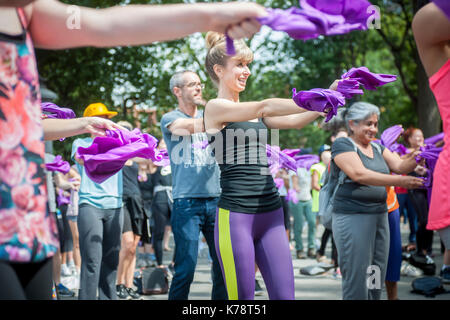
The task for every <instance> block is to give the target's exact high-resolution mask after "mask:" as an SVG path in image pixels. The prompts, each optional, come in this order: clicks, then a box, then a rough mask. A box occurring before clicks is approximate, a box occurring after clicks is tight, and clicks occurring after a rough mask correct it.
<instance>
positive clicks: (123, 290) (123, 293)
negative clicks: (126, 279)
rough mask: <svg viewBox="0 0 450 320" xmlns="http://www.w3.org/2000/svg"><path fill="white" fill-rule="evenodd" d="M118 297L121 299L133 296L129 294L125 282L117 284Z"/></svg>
mask: <svg viewBox="0 0 450 320" xmlns="http://www.w3.org/2000/svg"><path fill="white" fill-rule="evenodd" d="M116 291H117V297H118V298H119V299H120V300H131V299H132V298H131V297H130V295H129V294H128V290H127V288H126V287H125V286H124V285H123V284H119V285H117V286H116Z"/></svg>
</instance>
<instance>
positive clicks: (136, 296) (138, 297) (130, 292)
mask: <svg viewBox="0 0 450 320" xmlns="http://www.w3.org/2000/svg"><path fill="white" fill-rule="evenodd" d="M126 290H127V292H128V295H129V296H130V297H131V299H133V300H142V297H141V295H140V294H139V293H137V291H136V290H134V289H133V288H126Z"/></svg>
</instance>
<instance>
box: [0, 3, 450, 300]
mask: <svg viewBox="0 0 450 320" xmlns="http://www.w3.org/2000/svg"><path fill="white" fill-rule="evenodd" d="M66 8H67V7H66V5H65V4H62V3H60V2H58V1H53V0H47V1H46V0H36V1H33V0H23V1H16V2H15V4H14V6H12V5H11V4H10V2H7V1H1V0H0V19H1V20H0V21H5V22H6V23H4V24H0V75H1V78H0V84H1V86H0V107H1V109H0V111H1V112H0V122H1V133H0V169H1V171H0V178H1V180H0V187H1V193H0V282H1V283H2V284H3V285H2V286H1V287H0V299H51V298H52V292H55V293H56V296H59V297H73V296H75V292H74V291H73V290H71V289H70V288H67V286H65V285H64V284H63V283H62V281H61V276H62V277H65V276H69V275H71V276H75V277H77V278H79V283H78V287H79V290H78V299H80V300H95V299H111V300H115V299H141V296H140V294H139V292H137V291H136V290H135V288H134V283H133V281H134V277H135V270H136V269H137V268H139V267H140V266H141V265H142V264H141V262H142V261H139V259H137V258H139V257H142V258H147V259H148V260H154V262H153V264H154V265H155V267H156V268H161V269H163V270H164V272H165V273H167V274H170V275H171V277H172V279H171V283H170V289H169V294H168V299H169V300H187V299H188V297H189V291H190V286H191V284H192V282H193V279H194V274H195V269H196V265H197V259H198V252H199V238H201V236H203V237H204V241H205V242H206V245H207V246H208V253H209V257H210V260H211V278H212V292H211V299H212V300H237V299H239V300H242V299H244V300H251V299H253V298H254V296H255V290H257V289H258V283H257V282H256V281H255V274H256V273H257V272H260V273H261V275H262V277H263V279H264V283H265V286H266V289H267V292H268V296H269V298H270V299H278V300H293V299H295V286H294V268H293V262H292V259H293V254H292V251H294V252H295V254H294V258H297V259H304V258H310V259H316V260H317V262H322V263H324V262H328V261H329V262H330V263H331V265H332V266H333V267H334V272H335V274H336V275H339V276H340V277H341V278H342V297H343V299H345V300H353V299H357V300H367V299H375V300H378V299H380V298H381V292H382V286H377V287H368V284H367V274H368V270H369V269H370V268H372V267H374V266H376V267H377V268H378V270H379V275H380V279H381V280H382V282H383V284H384V285H385V286H386V290H387V294H388V299H392V300H395V299H398V292H397V282H398V281H399V279H400V274H401V269H402V251H406V252H413V251H415V252H416V253H417V254H419V255H422V256H425V257H430V256H431V255H432V254H433V252H432V248H431V245H432V241H433V234H434V230H436V231H438V233H439V236H440V239H441V242H442V248H443V252H444V263H443V265H442V269H441V271H440V275H441V277H442V279H443V280H444V281H450V249H449V248H450V205H448V201H447V200H446V198H445V196H446V193H445V190H446V185H447V184H448V183H449V179H448V178H447V176H448V169H447V166H448V164H447V160H446V159H447V158H446V157H447V153H448V151H447V149H446V148H447V147H446V145H444V149H443V151H442V153H441V154H440V156H439V160H438V162H437V165H436V168H435V171H434V175H433V178H434V179H433V193H432V196H431V198H429V193H427V190H426V189H424V188H423V186H424V179H423V178H422V177H423V176H425V174H426V172H427V171H426V169H425V168H424V164H423V162H420V163H418V162H417V159H416V158H417V156H418V155H419V154H420V152H421V150H420V147H422V146H423V145H424V136H423V133H422V131H421V130H420V129H418V128H409V129H408V130H406V132H405V134H404V135H403V139H404V143H405V144H406V145H407V147H408V152H407V153H406V154H405V155H402V156H400V155H399V154H397V153H396V152H392V151H391V150H389V148H387V147H385V146H383V145H381V144H378V143H376V142H374V140H375V139H376V136H377V134H378V124H379V121H380V115H381V114H380V110H379V108H378V107H377V106H376V105H374V104H372V103H368V102H355V103H352V104H351V105H349V106H346V107H345V108H342V110H343V111H342V112H340V113H339V114H338V115H337V116H336V117H334V118H333V119H332V122H333V123H335V124H336V123H338V124H337V125H336V126H335V128H334V129H333V130H332V137H331V140H330V145H322V146H316V147H318V149H319V152H318V154H317V155H318V159H319V160H318V161H317V163H315V164H314V165H312V166H311V167H310V168H309V167H308V168H304V167H299V168H297V169H296V170H295V171H294V170H292V169H289V168H281V169H280V170H279V171H277V172H275V173H274V172H271V170H270V166H269V157H268V155H267V152H266V150H267V149H266V148H267V144H268V143H269V142H268V130H269V129H282V130H284V129H296V130H299V129H301V128H303V127H304V126H306V125H308V124H309V123H312V122H314V121H316V120H317V119H319V118H320V117H322V116H325V115H326V114H325V113H324V112H319V111H310V110H307V109H305V108H302V107H299V106H298V104H297V103H296V102H295V101H294V100H293V99H282V98H268V99H264V100H262V101H253V102H241V101H240V94H241V93H242V92H243V91H244V90H245V89H246V82H247V80H248V78H249V77H250V76H251V71H250V68H249V64H250V63H251V62H252V61H253V52H252V51H251V50H250V48H249V47H248V46H247V45H246V43H245V42H244V40H243V38H248V37H250V36H252V35H253V34H254V33H256V32H257V31H258V30H259V28H260V24H259V22H258V20H257V19H256V18H258V17H259V18H260V17H264V16H265V15H266V14H267V13H266V11H265V9H264V8H263V7H261V6H259V5H256V4H253V3H224V4H222V3H215V4H192V5H191V4H189V5H162V6H151V5H142V6H124V7H114V8H108V9H101V10H90V9H87V8H82V14H83V15H84V16H83V21H84V22H83V23H85V25H83V28H81V29H80V30H78V31H77V33H76V35H74V34H73V33H68V32H69V31H68V30H67V29H65V28H64V27H61V28H59V27H58V26H61V24H63V23H64V21H65V17H66ZM99 19H100V20H102V21H103V22H104V23H103V26H106V27H105V29H103V28H100V27H99V24H98V23H97V21H99ZM430 20H432V21H433V22H434V23H429V21H430ZM119 21H120V23H119ZM443 25H444V27H443ZM445 26H447V27H448V28H445ZM412 27H413V31H414V36H415V39H416V43H417V46H418V48H419V54H420V57H421V59H422V62H423V65H424V67H425V70H426V72H427V74H428V76H429V77H430V87H431V89H432V90H433V92H434V94H435V96H436V99H437V101H438V106H439V109H440V112H441V114H442V115H443V122H444V133H445V132H446V131H447V126H448V120H447V118H446V117H445V115H446V114H447V113H448V112H449V111H448V110H449V108H448V101H449V99H448V98H449V97H448V92H450V91H449V90H448V88H449V87H450V77H449V76H450V64H449V58H450V54H449V53H448V52H449V51H448V41H449V40H450V34H449V33H448V30H450V21H449V20H448V19H447V17H446V16H445V15H444V14H443V13H442V12H441V11H440V9H439V8H437V7H436V6H435V5H434V4H429V5H426V6H424V7H423V8H422V9H421V10H419V12H418V13H417V15H416V16H415V18H414V21H413V26H412ZM149 29H152V30H153V32H151V33H149V32H146V31H145V30H149ZM55 30H58V31H56V32H55ZM445 30H447V33H446V31H445ZM197 31H202V32H203V31H204V32H206V31H207V34H206V37H205V42H206V50H207V55H206V61H205V69H206V71H207V73H208V75H209V77H210V78H211V80H212V82H213V83H214V84H215V85H216V87H217V97H216V98H214V99H211V100H209V101H205V100H204V99H203V96H202V90H203V88H204V87H203V84H202V82H201V80H200V77H199V75H198V74H197V73H196V72H194V71H191V70H182V71H179V72H176V73H174V74H173V76H172V77H171V79H170V83H169V84H168V86H169V87H170V91H171V92H172V93H173V95H174V96H175V98H176V100H177V106H176V109H175V110H174V111H171V112H168V113H166V114H164V115H163V116H162V118H161V133H162V137H163V138H162V139H161V140H160V141H158V146H157V149H158V150H160V151H161V150H166V151H167V154H168V158H169V159H168V160H170V162H160V163H157V162H156V161H155V162H152V160H149V159H144V158H139V157H134V158H130V159H129V160H128V161H127V162H126V163H125V164H124V166H123V168H122V169H121V170H119V171H118V172H117V173H115V174H114V175H112V176H110V177H109V178H108V179H106V180H105V181H103V182H101V183H99V182H96V181H94V180H93V178H92V176H90V175H89V174H88V172H87V169H86V167H85V163H84V160H83V158H82V157H80V155H79V153H78V150H79V148H86V147H89V146H91V145H92V144H93V141H94V139H95V138H96V137H103V136H105V135H106V131H108V130H127V131H131V130H133V127H132V125H131V124H130V123H128V122H125V121H120V122H117V123H115V122H113V121H112V119H113V117H115V116H116V115H117V112H114V111H110V110H108V108H107V107H106V106H105V105H104V104H102V103H93V104H90V105H89V106H87V107H86V108H85V110H84V114H83V117H80V118H74V119H64V120H61V119H42V118H41V112H40V100H41V99H40V93H39V81H38V74H37V69H36V62H35V58H34V53H33V52H34V51H33V50H34V48H33V43H34V45H36V46H39V47H42V48H48V49H55V48H71V47H78V46H101V47H111V46H117V45H141V44H148V43H152V42H155V41H168V40H172V39H176V38H180V37H183V36H186V35H188V34H191V33H193V32H197ZM225 33H226V35H227V36H228V37H230V38H231V39H234V40H233V43H234V50H235V54H234V55H229V54H228V50H229V47H228V45H229V44H228V42H229V39H227V37H226V35H225ZM50 35H51V36H50ZM10 61H15V63H11V62H10ZM340 81H341V79H339V80H336V81H334V82H333V83H332V84H331V85H330V87H329V89H330V90H337V88H338V85H339V82H340ZM446 89H447V90H446ZM200 106H204V110H202V109H200V108H199V107H200ZM328 125H329V126H330V124H328ZM323 127H324V129H326V125H324V126H323ZM82 134H88V135H89V136H83V137H78V138H77V139H76V140H75V141H74V142H73V145H72V152H71V159H67V160H69V161H70V162H72V163H73V164H74V165H73V166H72V167H71V168H70V170H69V171H68V173H67V174H62V173H59V172H53V173H52V172H48V171H46V170H45V169H44V163H51V162H52V161H53V160H54V155H53V154H52V153H53V150H51V149H52V148H51V144H48V145H47V147H46V148H44V143H43V140H58V139H63V138H66V137H70V136H78V135H82ZM445 140H446V138H444V141H445ZM301 152H303V153H304V151H301ZM277 178H281V179H282V181H283V182H282V185H281V186H279V187H277V185H276V183H275V180H274V179H277ZM333 178H335V179H336V180H337V179H341V180H340V184H339V185H338V187H337V189H336V191H335V192H334V195H333V212H332V224H331V227H330V226H328V227H325V228H318V226H320V224H321V223H322V220H321V219H322V217H321V215H320V214H319V213H320V212H321V208H320V206H319V204H320V202H319V195H320V191H321V188H322V187H323V186H324V183H325V181H332V179H333ZM327 183H328V182H327ZM293 194H294V196H293ZM401 216H402V217H403V221H404V222H406V220H408V223H409V227H410V235H409V239H408V240H409V241H408V243H407V244H405V245H404V246H402V242H401V235H400V222H401V219H400V217H401ZM291 220H292V222H293V223H292V225H291ZM304 225H307V236H306V238H307V244H306V246H304V244H303V241H302V238H303V230H304ZM318 230H323V234H321V235H319V234H318ZM170 232H172V233H173V240H174V244H175V245H174V248H173V256H172V259H171V262H170V263H169V264H168V265H164V263H163V254H164V251H166V250H170V248H168V244H167V239H169V237H168V235H169V234H170ZM330 238H331V245H332V250H331V256H330V259H328V258H327V257H326V251H327V250H326V246H327V241H328V239H330ZM318 239H320V240H318ZM291 240H293V241H294V242H295V246H294V247H292V248H291ZM317 242H320V245H319V244H318V243H317ZM140 250H142V251H143V253H142V252H140ZM143 260H145V259H143ZM150 264H152V263H151V262H150ZM145 265H146V266H147V264H145Z"/></svg>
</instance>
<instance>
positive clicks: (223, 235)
mask: <svg viewBox="0 0 450 320" xmlns="http://www.w3.org/2000/svg"><path fill="white" fill-rule="evenodd" d="M214 240H215V244H216V252H217V256H218V258H219V263H220V267H221V269H222V274H223V277H224V279H225V284H226V287H227V292H228V299H229V300H237V299H239V300H253V299H254V296H255V261H256V263H257V265H258V267H259V270H260V271H261V274H262V276H263V278H264V283H265V284H266V287H267V291H268V293H269V299H274V300H294V295H295V289H294V270H293V266H292V257H291V252H290V250H289V242H288V239H287V235H286V229H285V228H284V215H283V209H282V208H279V209H277V210H275V211H270V212H264V213H255V214H249V213H239V212H232V211H229V210H225V209H222V208H217V210H216V223H215V227H214Z"/></svg>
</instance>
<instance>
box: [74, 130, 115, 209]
mask: <svg viewBox="0 0 450 320" xmlns="http://www.w3.org/2000/svg"><path fill="white" fill-rule="evenodd" d="M93 141H94V140H93V139H92V138H90V137H89V138H79V139H76V140H75V141H74V142H73V145H72V159H74V156H75V152H76V150H77V149H78V147H83V148H87V147H89V146H90V145H91V144H92V142H93ZM74 160H75V159H74ZM75 163H76V165H77V169H78V172H79V173H80V176H81V185H80V191H79V192H78V195H79V197H80V200H79V202H78V204H79V205H81V204H82V203H87V204H90V205H92V206H94V207H96V208H99V209H116V208H121V207H122V190H123V187H122V170H120V171H119V172H118V173H116V174H115V175H113V176H111V177H109V178H108V179H107V180H105V181H103V182H102V183H100V184H99V183H95V182H94V181H92V180H91V179H90V178H89V177H88V176H87V174H86V170H85V169H84V166H82V165H80V164H79V163H78V162H75Z"/></svg>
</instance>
